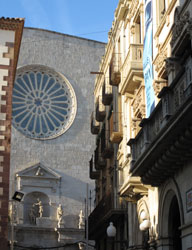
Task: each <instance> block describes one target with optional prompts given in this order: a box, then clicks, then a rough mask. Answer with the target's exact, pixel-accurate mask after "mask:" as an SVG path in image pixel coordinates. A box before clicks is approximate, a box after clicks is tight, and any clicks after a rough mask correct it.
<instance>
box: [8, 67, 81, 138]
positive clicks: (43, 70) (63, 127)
mask: <svg viewBox="0 0 192 250" xmlns="http://www.w3.org/2000/svg"><path fill="white" fill-rule="evenodd" d="M30 72H33V73H35V74H37V73H40V74H46V75H48V76H49V77H50V78H54V80H55V85H56V84H60V86H62V88H64V90H65V91H64V92H65V93H67V94H65V95H67V98H68V99H67V100H68V103H69V102H70V106H69V108H68V111H70V112H69V113H67V114H66V120H65V121H63V122H62V123H61V124H60V126H59V127H56V128H55V129H54V130H53V131H52V132H50V131H48V132H49V133H48V132H47V133H44V134H41V135H40V134H35V133H34V131H33V133H32V132H31V133H30V132H29V130H27V129H24V128H23V127H21V124H20V125H19V123H18V122H16V121H15V118H14V116H13V115H12V124H13V126H14V127H15V128H16V129H17V130H18V131H19V132H21V133H22V134H23V135H25V136H26V137H28V138H31V139H35V140H49V139H55V138H57V137H58V136H60V135H62V134H64V133H65V132H66V131H67V130H68V129H69V128H70V127H71V125H72V124H73V122H74V120H75V117H76V113H77V99H76V95H75V91H74V89H73V87H72V85H71V84H70V82H69V81H68V79H67V78H66V77H65V76H64V75H63V74H61V73H60V72H57V71H55V70H54V69H52V68H50V67H48V66H44V65H38V64H33V65H27V66H22V67H19V68H18V69H17V72H16V77H15V82H16V81H17V79H18V78H19V77H20V78H21V77H23V76H24V75H25V74H29V73H30ZM47 81H48V80H47ZM36 82H37V78H36ZM13 90H14V87H13ZM14 97H17V96H14V93H13V101H12V107H14ZM34 99H35V97H34ZM37 101H38V100H37ZM15 103H16V102H15ZM25 105H26V102H25ZM37 105H38V104H37ZM67 105H68V104H67ZM25 108H27V107H25ZM13 111H14V108H13ZM68 111H67V112H68ZM30 112H32V111H30ZM39 115H42V114H39ZM39 119H40V118H39ZM41 119H42V118H41ZM47 128H48V127H47ZM42 130H43V128H41V132H42Z"/></svg>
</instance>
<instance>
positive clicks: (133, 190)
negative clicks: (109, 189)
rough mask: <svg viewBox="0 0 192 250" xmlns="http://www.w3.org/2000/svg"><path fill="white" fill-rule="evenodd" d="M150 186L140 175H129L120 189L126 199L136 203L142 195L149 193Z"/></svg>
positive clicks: (121, 194)
mask: <svg viewBox="0 0 192 250" xmlns="http://www.w3.org/2000/svg"><path fill="white" fill-rule="evenodd" d="M148 188H149V187H148V186H146V185H144V184H143V183H141V180H140V177H136V176H129V177H128V178H127V179H126V180H125V182H124V183H123V185H122V187H121V189H120V192H119V193H120V196H121V197H122V198H124V199H125V200H126V201H130V202H134V203H136V202H137V201H138V200H139V199H140V198H141V196H145V195H148Z"/></svg>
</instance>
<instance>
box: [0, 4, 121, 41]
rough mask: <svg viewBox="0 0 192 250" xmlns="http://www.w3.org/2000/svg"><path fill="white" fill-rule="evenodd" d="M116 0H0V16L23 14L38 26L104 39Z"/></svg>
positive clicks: (32, 25)
mask: <svg viewBox="0 0 192 250" xmlns="http://www.w3.org/2000/svg"><path fill="white" fill-rule="evenodd" d="M118 2H119V0H2V1H1V6H0V17H9V18H12V17H14V18H15V17H22V18H25V27H33V28H41V29H47V30H52V31H56V32H61V33H64V34H68V35H74V36H79V37H83V38H87V39H91V40H96V41H101V42H107V37H108V31H109V30H110V28H111V26H112V22H113V20H114V12H115V9H116V8H117V5H118Z"/></svg>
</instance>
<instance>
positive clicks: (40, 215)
mask: <svg viewBox="0 0 192 250" xmlns="http://www.w3.org/2000/svg"><path fill="white" fill-rule="evenodd" d="M33 205H35V206H38V216H37V217H40V218H41V217H43V205H42V202H41V201H40V199H39V198H37V203H34V204H33Z"/></svg>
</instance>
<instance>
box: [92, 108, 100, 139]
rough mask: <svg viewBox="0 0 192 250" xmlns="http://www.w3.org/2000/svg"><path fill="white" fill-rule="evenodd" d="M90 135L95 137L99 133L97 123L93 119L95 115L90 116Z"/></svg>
mask: <svg viewBox="0 0 192 250" xmlns="http://www.w3.org/2000/svg"><path fill="white" fill-rule="evenodd" d="M91 133H92V134H93V135H97V134H98V133H99V122H97V121H96V119H95V113H94V112H92V114H91Z"/></svg>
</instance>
